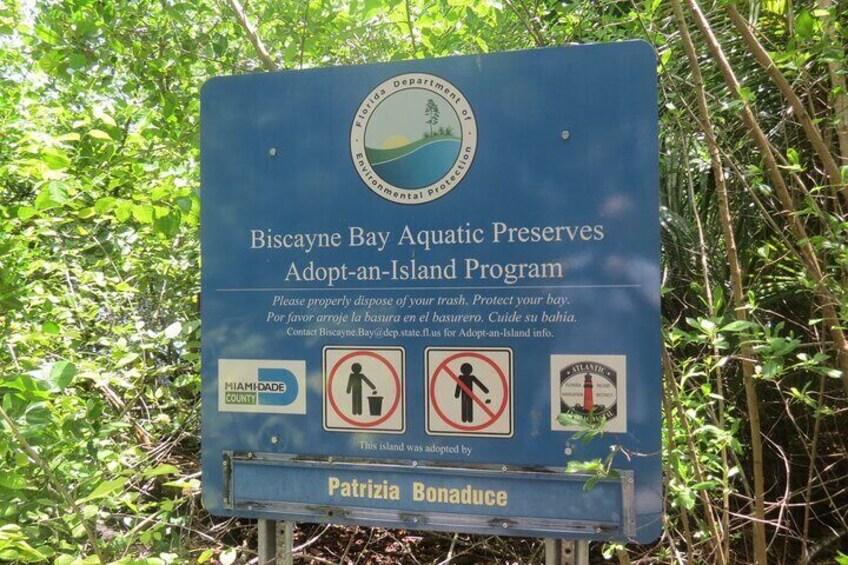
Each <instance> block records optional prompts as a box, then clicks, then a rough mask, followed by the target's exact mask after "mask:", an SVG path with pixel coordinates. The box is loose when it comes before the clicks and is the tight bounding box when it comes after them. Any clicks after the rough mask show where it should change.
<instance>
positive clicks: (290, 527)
mask: <svg viewBox="0 0 848 565" xmlns="http://www.w3.org/2000/svg"><path fill="white" fill-rule="evenodd" d="M258 529H259V564H258V565H292V564H293V563H294V555H293V552H292V549H293V548H294V522H277V521H276V520H259V524H258Z"/></svg>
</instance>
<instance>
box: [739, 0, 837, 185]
mask: <svg viewBox="0 0 848 565" xmlns="http://www.w3.org/2000/svg"><path fill="white" fill-rule="evenodd" d="M724 9H725V11H726V12H727V14H728V15H729V16H730V21H732V22H733V25H734V26H735V27H736V29H737V30H738V31H739V33H740V34H741V35H742V40H743V41H744V42H745V45H746V47H748V51H750V52H751V54H752V55H753V56H754V59H756V60H757V62H758V63H759V64H760V66H761V67H763V68H764V69H765V71H766V73H767V74H768V76H769V78H771V80H772V82H774V84H775V85H777V88H778V90H780V93H781V94H783V97H784V98H785V99H786V101H787V102H789V105H790V106H792V110H793V111H794V112H795V116H796V117H797V118H798V121H799V122H800V123H801V127H803V128H804V132H805V133H806V134H807V139H809V140H810V144H811V145H812V146H813V150H814V151H815V152H816V155H818V157H819V160H820V161H821V162H822V164H823V165H824V170H825V173H826V174H827V177H828V180H829V181H830V184H831V186H833V187H834V188H836V189H837V190H839V193H840V194H842V198H843V199H845V201H846V202H848V185H846V184H845V183H843V182H842V178H841V174H840V172H839V165H837V164H836V159H834V158H833V155H832V154H831V152H830V149H828V147H827V144H826V143H825V142H824V138H823V137H822V134H821V132H820V131H819V128H818V126H816V124H814V123H813V119H812V117H810V114H809V112H807V109H806V108H805V107H804V104H803V102H801V98H800V97H799V96H798V95H797V94H796V93H795V90H794V89H793V88H792V85H791V84H789V81H788V80H787V79H786V77H785V76H783V73H781V72H780V69H778V68H777V65H775V64H774V61H773V60H772V58H771V56H770V55H769V54H768V51H766V50H765V48H764V47H763V45H762V44H761V43H760V41H759V40H758V39H757V38H756V36H754V34H753V33H752V32H751V28H750V27H749V26H748V22H747V21H745V18H743V17H742V15H741V14H740V13H739V10H737V9H736V6H734V5H733V4H732V3H730V2H727V3H725V4H724Z"/></svg>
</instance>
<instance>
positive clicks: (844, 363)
mask: <svg viewBox="0 0 848 565" xmlns="http://www.w3.org/2000/svg"><path fill="white" fill-rule="evenodd" d="M686 3H687V5H688V6H689V8H690V9H691V10H692V13H693V14H694V15H695V22H696V24H697V25H698V28H699V29H700V30H701V32H702V33H703V34H704V36H705V37H706V39H707V45H708V46H709V48H710V51H711V52H712V54H713V57H714V58H715V59H716V61H717V62H718V64H719V67H720V68H721V71H722V73H723V74H724V78H725V83H726V84H727V86H728V87H729V88H730V91H731V92H733V93H735V94H736V95H737V96H738V97H739V100H740V102H741V103H742V119H743V120H744V122H745V125H746V126H747V127H748V131H749V132H750V133H751V135H752V136H753V138H754V141H755V142H756V144H757V146H758V147H759V149H760V153H761V154H762V157H763V161H764V164H765V170H766V173H767V175H768V178H769V180H771V182H772V184H773V185H774V189H775V192H776V193H777V197H778V199H779V200H780V203H781V207H782V208H783V210H782V212H783V214H784V216H785V217H786V219H787V222H788V224H789V228H790V229H791V231H792V234H793V236H794V237H795V239H796V240H797V241H798V248H799V251H800V258H801V261H802V262H803V263H804V266H805V268H806V272H807V274H808V275H809V276H810V277H811V278H812V279H813V281H814V282H815V284H816V298H817V299H818V303H819V308H821V311H822V315H823V316H822V317H823V318H824V323H825V325H826V327H827V329H828V332H830V336H831V338H832V339H833V342H834V348H835V349H836V356H837V363H838V365H839V369H840V371H841V372H842V385H843V387H844V388H845V392H846V394H848V340H846V338H845V332H844V331H843V329H842V326H841V323H840V321H839V316H838V314H837V311H836V305H837V304H839V303H840V302H839V300H838V299H837V298H836V297H834V296H833V293H831V292H830V290H829V289H828V288H827V285H826V281H825V274H824V272H823V271H822V268H821V265H820V264H819V258H818V255H817V254H816V250H815V248H814V247H813V245H812V243H811V242H810V238H809V236H808V235H807V229H806V228H805V227H804V224H803V223H802V222H801V219H800V217H799V215H798V211H797V209H796V207H795V203H794V202H793V200H792V195H791V194H790V193H789V187H788V186H787V184H786V181H785V180H784V178H783V174H782V173H781V171H780V167H779V165H778V163H777V160H776V159H775V156H774V153H773V152H772V148H771V144H769V141H768V139H767V138H766V136H765V134H764V133H763V130H762V128H761V127H760V125H759V122H757V119H756V117H754V112H753V110H751V106H750V105H749V104H748V102H747V100H746V99H745V97H743V96H742V95H741V85H740V84H739V80H738V79H737V78H736V73H734V71H733V68H732V67H731V65H730V62H729V61H728V60H727V57H726V56H725V54H724V50H723V49H722V47H721V44H719V42H718V40H717V39H716V36H715V33H714V32H713V30H712V27H711V26H710V23H709V21H708V20H707V18H706V16H704V13H703V12H702V11H701V7H700V5H699V4H698V2H697V0H686Z"/></svg>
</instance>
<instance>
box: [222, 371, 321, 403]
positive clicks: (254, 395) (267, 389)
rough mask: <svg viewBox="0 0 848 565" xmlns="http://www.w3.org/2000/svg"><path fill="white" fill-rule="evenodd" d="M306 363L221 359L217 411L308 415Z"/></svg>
mask: <svg viewBox="0 0 848 565" xmlns="http://www.w3.org/2000/svg"><path fill="white" fill-rule="evenodd" d="M305 375H306V362H305V361H275V360H253V359H219V360H218V410H219V411H221V412H271V413H278V414H305V413H306V391H305V390H304V385H305Z"/></svg>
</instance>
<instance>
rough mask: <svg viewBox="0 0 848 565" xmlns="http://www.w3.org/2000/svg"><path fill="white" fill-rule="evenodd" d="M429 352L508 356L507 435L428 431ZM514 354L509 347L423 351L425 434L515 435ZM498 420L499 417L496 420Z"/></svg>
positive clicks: (427, 349) (506, 436)
mask: <svg viewBox="0 0 848 565" xmlns="http://www.w3.org/2000/svg"><path fill="white" fill-rule="evenodd" d="M431 351H443V352H463V351H467V352H472V353H481V354H484V353H485V352H486V351H494V352H500V353H506V354H508V355H509V367H508V374H507V376H506V378H507V385H508V386H509V390H510V394H509V398H508V399H507V406H506V411H508V412H509V432H508V433H486V432H485V431H466V430H457V431H456V432H450V431H443V430H438V431H431V429H430V352H431ZM514 374H515V352H514V351H513V349H512V348H511V347H505V346H504V347H480V346H469V347H454V346H445V347H438V346H434V347H427V348H426V349H424V418H425V432H426V433H427V435H429V436H451V437H456V436H459V437H489V438H504V439H506V438H511V437H513V436H514V435H515V379H514ZM498 419H500V417H499V418H498Z"/></svg>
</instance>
